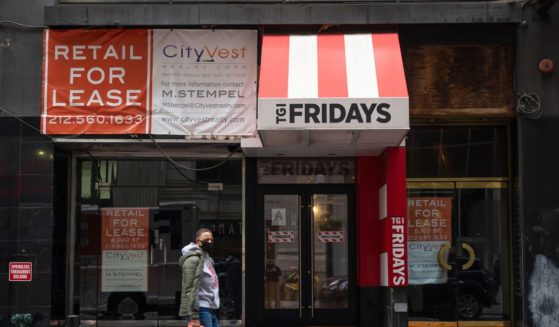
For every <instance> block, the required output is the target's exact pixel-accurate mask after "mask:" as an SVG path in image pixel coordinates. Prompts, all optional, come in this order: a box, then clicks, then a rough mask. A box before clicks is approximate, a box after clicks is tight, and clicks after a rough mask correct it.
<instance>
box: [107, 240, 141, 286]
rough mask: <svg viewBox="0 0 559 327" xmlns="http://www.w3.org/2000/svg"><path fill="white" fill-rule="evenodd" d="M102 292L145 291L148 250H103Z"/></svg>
mask: <svg viewBox="0 0 559 327" xmlns="http://www.w3.org/2000/svg"><path fill="white" fill-rule="evenodd" d="M102 253H103V258H102V260H103V263H102V267H103V269H102V272H101V277H102V281H101V285H103V287H102V290H101V291H102V292H147V290H148V284H147V282H148V276H147V273H148V270H147V266H148V251H146V250H115V251H103V252H102Z"/></svg>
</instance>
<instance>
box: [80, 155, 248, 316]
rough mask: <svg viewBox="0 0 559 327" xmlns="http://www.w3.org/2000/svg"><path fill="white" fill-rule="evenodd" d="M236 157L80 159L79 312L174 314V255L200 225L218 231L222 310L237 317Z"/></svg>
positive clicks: (177, 284) (177, 280)
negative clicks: (175, 160)
mask: <svg viewBox="0 0 559 327" xmlns="http://www.w3.org/2000/svg"><path fill="white" fill-rule="evenodd" d="M219 162H220V161H218V160H207V159H206V160H199V161H198V160H189V161H180V165H181V166H183V167H187V168H197V169H199V168H204V167H210V166H213V165H216V164H218V163H219ZM241 163H242V162H241V160H237V159H230V160H228V161H227V162H225V163H224V164H223V165H221V166H219V167H216V168H215V169H211V170H204V171H194V170H188V169H184V168H177V167H175V166H174V165H173V164H171V163H169V162H168V161H164V160H100V159H99V160H92V159H91V160H89V159H88V160H83V161H79V162H78V174H79V176H78V181H79V185H78V186H77V190H78V194H77V201H76V202H77V204H76V206H77V207H76V213H77V214H76V215H77V217H76V219H77V224H78V226H79V232H78V235H77V240H78V246H77V251H76V252H77V253H76V290H77V292H79V297H76V303H75V305H76V306H77V307H78V308H79V312H80V316H81V319H83V320H94V319H97V320H180V319H181V317H178V309H179V305H180V294H181V279H182V273H181V269H180V266H179V258H180V257H181V255H182V250H183V247H184V246H185V245H187V244H189V243H190V242H191V241H192V240H193V239H194V235H195V233H196V231H197V230H198V229H199V228H202V227H204V228H209V229H211V230H212V231H213V234H214V239H215V251H214V252H213V253H212V257H213V259H214V261H215V269H216V272H217V275H218V278H219V285H220V292H219V294H220V300H221V305H220V318H221V319H223V320H235V321H238V320H240V319H241V302H242V301H241V300H242V298H241V296H242V287H241V286H242V278H241V259H242V256H241V253H242V234H241V231H242V169H241V167H242V165H241ZM208 183H214V184H212V185H211V186H212V187H209V185H208Z"/></svg>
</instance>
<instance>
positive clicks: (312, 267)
mask: <svg viewBox="0 0 559 327" xmlns="http://www.w3.org/2000/svg"><path fill="white" fill-rule="evenodd" d="M313 202H314V200H313ZM313 206H314V203H313V205H312V206H310V207H309V209H308V210H309V217H311V222H310V224H311V275H310V278H309V281H310V284H311V305H310V309H311V319H314V212H313V211H312V207H313Z"/></svg>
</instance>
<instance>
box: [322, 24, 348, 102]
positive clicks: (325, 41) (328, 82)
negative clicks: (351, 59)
mask: <svg viewBox="0 0 559 327" xmlns="http://www.w3.org/2000/svg"><path fill="white" fill-rule="evenodd" d="M317 43H318V97H320V98H330V97H332V98H336V97H347V96H348V94H347V73H346V64H345V42H344V35H343V34H333V35H318V38H317Z"/></svg>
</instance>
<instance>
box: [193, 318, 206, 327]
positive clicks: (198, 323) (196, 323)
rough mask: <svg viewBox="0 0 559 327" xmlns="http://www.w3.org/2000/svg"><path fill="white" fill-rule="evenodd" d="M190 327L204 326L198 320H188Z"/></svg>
mask: <svg viewBox="0 0 559 327" xmlns="http://www.w3.org/2000/svg"><path fill="white" fill-rule="evenodd" d="M190 327H204V325H202V324H200V320H198V319H192V320H190Z"/></svg>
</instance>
